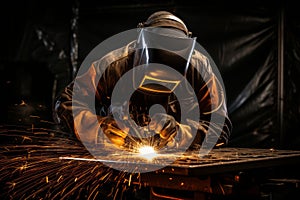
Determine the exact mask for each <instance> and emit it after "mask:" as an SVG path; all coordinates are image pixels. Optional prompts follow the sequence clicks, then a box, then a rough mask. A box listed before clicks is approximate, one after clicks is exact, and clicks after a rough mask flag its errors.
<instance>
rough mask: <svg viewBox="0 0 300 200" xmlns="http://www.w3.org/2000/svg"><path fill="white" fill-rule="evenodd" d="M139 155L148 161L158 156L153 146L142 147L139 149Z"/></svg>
mask: <svg viewBox="0 0 300 200" xmlns="http://www.w3.org/2000/svg"><path fill="white" fill-rule="evenodd" d="M139 155H140V156H141V157H143V158H146V159H147V160H152V159H153V158H155V157H156V156H157V153H156V151H155V150H154V148H153V147H151V146H142V147H140V148H139Z"/></svg>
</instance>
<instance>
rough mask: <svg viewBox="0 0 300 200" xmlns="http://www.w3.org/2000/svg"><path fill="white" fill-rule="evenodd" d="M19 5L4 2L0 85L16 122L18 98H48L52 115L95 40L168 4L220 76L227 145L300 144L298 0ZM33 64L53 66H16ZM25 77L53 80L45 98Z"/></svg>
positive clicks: (45, 102) (6, 110)
mask: <svg viewBox="0 0 300 200" xmlns="http://www.w3.org/2000/svg"><path fill="white" fill-rule="evenodd" d="M22 4H23V5H22V8H20V7H18V8H16V7H15V6H14V5H11V4H9V6H8V8H9V9H7V8H2V9H3V10H6V12H4V13H7V14H5V16H3V17H2V20H3V21H4V24H5V25H6V26H7V32H5V34H4V35H3V36H2V38H1V40H3V44H4V47H5V48H2V49H1V52H2V53H1V68H0V70H1V88H2V89H3V91H6V92H10V91H12V90H14V91H16V92H15V93H10V95H5V97H4V98H2V100H4V102H3V103H2V107H1V110H2V111H1V112H3V113H9V115H8V114H5V115H2V117H1V119H2V121H3V123H14V120H16V121H19V120H17V119H15V118H17V117H20V115H18V116H16V114H15V112H18V111H19V110H18V109H15V105H16V102H17V101H20V99H24V98H28V99H29V100H28V101H30V100H31V99H33V98H34V99H35V101H34V102H37V103H38V104H39V105H40V104H42V105H45V107H46V108H47V109H46V111H44V110H43V111H42V113H43V114H45V115H46V116H51V106H52V105H51V102H52V100H53V98H54V96H55V95H57V93H58V92H59V91H60V90H61V88H63V87H64V86H65V85H66V84H67V83H68V82H69V81H70V80H71V79H72V78H73V77H74V73H75V72H76V70H77V69H78V68H79V67H80V64H81V62H82V61H83V59H84V58H85V56H87V54H88V53H89V52H90V51H91V50H92V49H93V48H94V47H95V46H96V45H97V44H99V43H100V42H102V41H103V40H105V39H107V38H109V37H111V36H113V35H115V34H117V33H120V32H122V31H125V30H129V29H132V28H135V27H136V25H137V24H138V23H139V22H141V21H144V20H145V19H146V18H147V17H148V16H149V15H150V14H151V13H152V12H154V11H157V10H168V11H172V12H174V13H175V14H177V15H178V16H179V17H181V18H182V19H183V20H184V21H185V22H186V24H187V26H188V27H189V29H190V30H191V31H192V33H193V35H194V36H196V37H197V41H198V43H199V44H201V45H202V46H203V47H204V48H205V49H206V50H207V52H208V53H209V54H210V56H211V58H212V59H213V60H214V62H215V63H216V65H217V67H218V69H219V71H220V73H221V75H222V78H223V82H224V84H225V89H226V94H227V104H228V111H229V115H230V118H231V120H232V123H233V132H232V135H231V138H230V144H229V145H230V146H241V147H263V148H285V149H299V148H300V145H299V144H300V137H299V135H298V132H299V131H298V128H299V124H300V116H299V115H300V106H299V102H300V101H299V100H300V95H299V94H300V93H299V87H300V84H299V81H300V80H299V78H298V77H299V73H300V48H299V47H300V43H299V37H300V19H299V18H300V14H299V12H298V11H297V6H296V5H294V3H291V2H281V1H248V2H245V1H241V2H239V3H233V2H226V3H225V2H223V1H209V2H206V3H201V1H200V2H196V1H184V2H182V1H176V0H173V1H154V0H152V1H138V0H135V1H126V2H125V1H108V2H102V1H71V0H69V1H64V2H63V3H62V2H60V1H47V2H39V1H36V2H35V1H29V3H28V2H27V3H25V2H23V3H22ZM11 9H14V10H17V11H18V13H19V14H18V15H11V12H7V10H11ZM8 13H10V14H8ZM4 19H5V20H4ZM7 19H8V20H7ZM36 68H38V69H39V70H41V71H43V73H46V74H47V73H48V74H49V75H45V76H46V77H47V78H45V79H44V80H40V79H38V78H37V77H36V75H34V74H33V73H32V74H31V73H27V74H26V73H25V74H24V75H23V76H22V77H21V78H20V77H19V76H20V73H19V72H18V73H17V72H16V70H14V69H18V70H21V71H22V70H23V71H24V70H25V71H28V70H29V69H32V71H37V70H36ZM41 74H42V72H41ZM16 77H18V78H16ZM26 77H27V79H26ZM15 79H22V81H16V80H15ZM28 80H31V82H41V84H42V85H45V86H46V85H51V87H48V88H47V90H46V91H44V92H45V94H49V97H48V96H47V98H48V99H47V100H44V99H42V98H40V97H41V96H43V97H45V95H41V93H40V92H34V91H36V90H34V89H33V88H34V87H35V85H36V84H38V83H36V84H29V86H28V87H29V89H27V90H28V92H27V93H25V94H24V90H20V88H21V85H24V83H27V84H28V83H29V82H30V81H28ZM20 82H22V83H20ZM40 86H41V85H40ZM17 91H19V92H17ZM21 91H23V92H21ZM7 94H8V93H7ZM49 102H50V103H49ZM11 110H13V112H12V111H11ZM6 116H8V117H6ZM50 118H51V117H50Z"/></svg>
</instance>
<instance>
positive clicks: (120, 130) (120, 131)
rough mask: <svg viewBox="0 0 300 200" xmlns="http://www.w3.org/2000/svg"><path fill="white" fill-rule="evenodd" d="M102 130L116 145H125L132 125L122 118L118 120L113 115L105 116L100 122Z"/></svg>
mask: <svg viewBox="0 0 300 200" xmlns="http://www.w3.org/2000/svg"><path fill="white" fill-rule="evenodd" d="M100 126H101V128H102V131H103V133H104V135H105V136H106V137H108V139H109V140H110V141H111V142H112V143H113V144H115V145H117V146H122V145H124V142H125V138H126V137H127V135H128V132H129V130H130V127H128V126H127V125H126V124H125V123H123V122H122V121H121V120H119V121H117V119H115V118H114V117H113V116H111V115H109V116H107V117H103V118H102V119H101V122H100Z"/></svg>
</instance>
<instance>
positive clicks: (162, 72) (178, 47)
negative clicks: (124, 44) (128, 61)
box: [133, 27, 196, 94]
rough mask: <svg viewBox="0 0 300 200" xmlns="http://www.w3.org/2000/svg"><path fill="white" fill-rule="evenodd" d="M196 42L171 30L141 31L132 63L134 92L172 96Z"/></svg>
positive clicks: (187, 66) (182, 76) (185, 70)
mask: <svg viewBox="0 0 300 200" xmlns="http://www.w3.org/2000/svg"><path fill="white" fill-rule="evenodd" d="M195 41H196V39H195V38H190V37H187V36H186V35H182V32H181V33H179V32H178V30H176V29H173V28H168V27H164V28H161V27H144V28H141V29H140V32H139V34H138V39H137V41H136V47H135V48H136V50H135V55H134V62H133V63H134V67H133V72H134V75H133V82H134V87H135V89H136V90H139V91H142V92H148V93H149V92H151V93H156V94H169V93H172V92H173V91H174V90H175V89H176V87H177V86H178V85H179V83H180V82H181V81H182V79H183V78H185V76H186V73H187V70H188V68H189V67H190V59H191V56H192V53H193V50H194V46H195Z"/></svg>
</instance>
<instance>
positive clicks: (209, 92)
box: [194, 74, 232, 147]
mask: <svg viewBox="0 0 300 200" xmlns="http://www.w3.org/2000/svg"><path fill="white" fill-rule="evenodd" d="M197 95H198V99H199V108H200V123H199V124H198V131H199V134H200V135H201V140H202V143H203V141H205V142H206V144H209V143H212V142H213V143H215V141H217V142H216V143H215V144H214V147H221V146H224V145H227V143H228V139H229V137H230V133H231V129H232V124H231V121H230V119H229V117H228V113H227V107H226V101H225V94H224V89H223V88H222V85H221V84H220V82H219V81H218V79H217V78H216V76H215V75H213V74H212V75H211V77H210V78H209V79H206V81H205V84H204V85H203V86H202V87H201V89H200V90H199V91H198V94H197ZM194 126H195V125H194Z"/></svg>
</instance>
